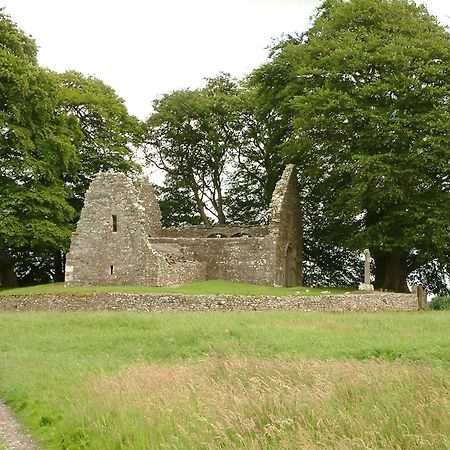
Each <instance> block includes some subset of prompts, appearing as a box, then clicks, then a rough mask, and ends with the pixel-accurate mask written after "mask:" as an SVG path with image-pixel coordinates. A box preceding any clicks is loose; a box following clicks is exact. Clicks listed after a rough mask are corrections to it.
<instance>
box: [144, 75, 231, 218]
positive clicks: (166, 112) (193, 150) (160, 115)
mask: <svg viewBox="0 0 450 450" xmlns="http://www.w3.org/2000/svg"><path fill="white" fill-rule="evenodd" d="M236 93H237V85H236V82H235V81H234V80H232V79H231V78H230V76H229V75H226V74H222V75H219V76H218V77H216V78H214V79H210V80H208V83H207V85H206V87H205V88H204V89H197V90H183V91H175V92H172V93H171V94H167V95H165V96H163V98H162V99H160V100H156V101H155V102H154V105H153V107H154V110H155V112H154V113H153V114H152V115H151V116H150V118H149V119H148V121H147V130H148V137H147V142H148V144H149V146H148V149H147V150H148V151H147V158H148V161H149V162H151V163H152V164H154V165H155V166H156V167H158V168H159V169H161V170H162V171H164V172H165V173H166V174H167V175H169V177H170V179H171V180H173V181H175V183H176V185H184V186H186V187H188V188H189V189H190V191H191V194H192V196H193V198H194V201H195V204H196V208H197V211H198V213H199V214H200V217H201V219H202V222H203V223H204V224H209V223H210V220H211V219H210V217H211V215H212V216H213V217H214V219H215V220H217V221H218V222H219V223H225V221H226V218H225V213H224V202H223V197H224V185H223V184H224V176H225V170H226V164H227V161H228V159H229V152H230V151H232V150H234V149H236V148H237V145H238V141H237V137H236V136H237V132H236V123H237V112H236V105H235V104H236V101H235V97H236Z"/></svg>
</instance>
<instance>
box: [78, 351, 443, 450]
mask: <svg viewBox="0 0 450 450" xmlns="http://www.w3.org/2000/svg"><path fill="white" fill-rule="evenodd" d="M449 386H450V377H449V373H448V372H446V371H445V370H443V369H437V368H426V367H420V366H415V365H412V364H401V363H388V362H384V361H379V360H368V361H317V360H313V361H311V360H284V359H283V360H282V359H271V360H263V359H257V358H245V357H234V358H231V359H207V360H205V361H202V362H199V363H195V364H194V363H191V364H190V365H177V366H164V365H156V364H152V365H134V366H131V367H128V368H126V369H124V370H122V371H120V373H119V374H118V375H116V376H105V377H103V378H101V379H94V380H91V382H90V383H89V384H88V385H87V386H86V389H85V391H84V392H83V393H82V400H81V401H79V402H78V404H77V405H76V407H77V408H78V410H77V414H78V415H79V417H80V416H83V417H84V431H83V439H84V441H83V445H81V444H80V446H85V447H88V448H108V449H131V448H132V449H157V448H161V449H174V448H176V449H186V448H189V449H215V448H225V449H322V448H323V449H402V450H404V449H448V448H449V446H450V429H449V427H450V425H449V424H450V421H449V418H450V416H449V412H450V411H449V408H450V403H449V398H450V392H449Z"/></svg>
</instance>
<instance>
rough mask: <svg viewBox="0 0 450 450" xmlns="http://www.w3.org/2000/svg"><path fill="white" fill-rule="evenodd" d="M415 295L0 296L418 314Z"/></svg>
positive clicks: (162, 307)
mask: <svg viewBox="0 0 450 450" xmlns="http://www.w3.org/2000/svg"><path fill="white" fill-rule="evenodd" d="M418 309H423V308H422V306H421V305H420V302H419V300H418V296H417V295H416V293H412V294H397V293H388V292H371V293H352V294H343V295H320V296H311V297H303V296H286V297H274V296H234V295H183V294H128V293H114V292H95V293H90V294H83V295H80V294H70V293H67V294H59V295H57V294H51V295H50V294H39V295H38V294H35V295H3V296H2V295H0V312H1V311H137V312H158V311H268V310H297V311H340V312H344V311H417V310H418Z"/></svg>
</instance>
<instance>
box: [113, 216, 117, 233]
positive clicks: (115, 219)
mask: <svg viewBox="0 0 450 450" xmlns="http://www.w3.org/2000/svg"><path fill="white" fill-rule="evenodd" d="M112 226H113V231H114V232H116V231H117V216H115V215H113V216H112Z"/></svg>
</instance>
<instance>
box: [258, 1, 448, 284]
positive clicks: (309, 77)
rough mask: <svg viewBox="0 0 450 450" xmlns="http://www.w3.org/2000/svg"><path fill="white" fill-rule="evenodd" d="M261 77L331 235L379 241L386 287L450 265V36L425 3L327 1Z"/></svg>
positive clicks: (379, 274) (336, 239)
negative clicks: (422, 270) (429, 267)
mask: <svg viewBox="0 0 450 450" xmlns="http://www.w3.org/2000/svg"><path fill="white" fill-rule="evenodd" d="M254 79H255V80H256V83H258V85H259V87H260V90H261V93H262V95H265V96H266V98H269V99H272V101H274V102H276V104H277V108H278V111H279V115H280V117H283V120H285V121H287V122H288V123H289V125H290V128H291V135H290V136H289V139H287V140H286V141H285V143H284V151H285V152H286V153H287V154H289V155H290V156H291V157H292V158H293V159H294V160H295V161H297V162H298V164H299V165H300V166H301V167H302V177H304V182H305V185H306V186H307V192H306V197H307V198H308V197H314V198H316V199H321V200H318V207H319V209H320V210H321V211H322V224H327V226H326V230H327V235H326V240H331V241H332V242H333V243H334V245H335V246H337V247H339V246H343V247H345V248H348V249H353V250H362V249H363V248H365V247H368V248H370V249H371V251H372V254H373V256H374V259H375V266H376V272H375V287H376V288H385V289H392V290H396V291H398V290H400V291H402V290H406V289H407V286H406V278H407V276H408V275H409V274H411V273H412V272H413V271H414V270H416V269H419V268H421V267H422V268H424V267H427V264H430V263H432V262H433V261H434V262H436V261H437V262H440V264H438V266H439V268H440V270H442V269H443V268H444V267H445V266H447V269H448V265H449V255H450V248H449V245H450V239H449V235H450V234H449V233H450V230H449V228H450V217H449V214H450V208H449V204H450V198H449V169H450V165H449V156H450V153H449V152H450V134H449V133H448V130H449V127H450V114H449V113H450V111H449V94H450V36H449V33H448V32H447V31H446V30H445V29H444V28H443V27H442V26H440V25H439V24H438V23H437V22H436V19H435V18H434V17H432V16H431V15H429V14H428V12H427V10H426V9H425V8H424V7H423V6H416V5H415V4H414V3H413V2H410V1H408V0H351V1H344V0H326V1H325V2H324V3H323V4H322V6H321V7H320V8H319V9H318V11H317V16H316V18H315V20H314V23H313V25H312V27H311V28H310V30H308V31H307V32H306V33H304V34H302V35H300V36H293V37H290V38H288V39H287V40H285V41H284V42H282V43H281V44H280V45H278V46H277V47H276V48H274V49H273V54H272V60H271V61H270V62H269V63H268V64H266V65H265V66H263V67H261V68H260V69H258V70H257V71H256V73H255V74H254Z"/></svg>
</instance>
